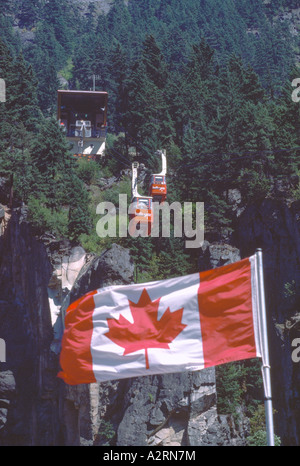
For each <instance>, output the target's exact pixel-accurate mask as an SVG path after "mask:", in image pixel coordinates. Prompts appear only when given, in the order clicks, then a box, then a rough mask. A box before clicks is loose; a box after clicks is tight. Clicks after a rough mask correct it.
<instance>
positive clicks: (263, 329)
mask: <svg viewBox="0 0 300 466" xmlns="http://www.w3.org/2000/svg"><path fill="white" fill-rule="evenodd" d="M255 257H256V265H257V267H256V269H257V281H258V300H259V317H260V319H259V320H260V334H261V346H262V348H261V353H262V377H263V384H264V394H265V414H266V429H267V444H268V446H274V445H275V443H274V423H273V406H272V391H271V373H270V369H271V368H270V362H269V347H268V334H267V316H266V302H265V287H264V270H263V257H262V250H261V249H257V250H256V254H255Z"/></svg>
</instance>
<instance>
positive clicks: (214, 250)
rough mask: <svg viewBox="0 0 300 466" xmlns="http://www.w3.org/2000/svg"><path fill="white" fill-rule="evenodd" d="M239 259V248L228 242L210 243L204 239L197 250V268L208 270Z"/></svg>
mask: <svg viewBox="0 0 300 466" xmlns="http://www.w3.org/2000/svg"><path fill="white" fill-rule="evenodd" d="M240 259H241V256H240V251H239V249H237V248H235V247H232V246H231V245H229V244H210V243H209V242H208V241H204V243H203V245H202V246H201V248H200V250H199V260H198V264H199V270H202V271H203V270H210V269H214V268H216V267H221V266H223V265H227V264H231V263H233V262H236V261H239V260H240Z"/></svg>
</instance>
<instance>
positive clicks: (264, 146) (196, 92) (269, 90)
mask: <svg viewBox="0 0 300 466" xmlns="http://www.w3.org/2000/svg"><path fill="white" fill-rule="evenodd" d="M297 6H298V4H297V1H296V0H272V1H270V2H264V1H262V0H251V1H249V0H129V2H128V6H126V4H125V3H124V2H123V0H115V2H114V3H113V5H112V7H111V9H110V11H109V12H108V14H106V15H105V14H103V13H101V12H99V11H98V10H97V7H96V4H95V3H90V4H89V6H88V7H87V9H85V10H84V8H83V7H81V6H80V3H79V2H78V3H77V2H73V1H71V0H51V1H47V0H26V1H25V0H0V11H1V12H2V13H1V15H0V30H1V41H0V77H1V78H3V79H5V81H6V85H7V101H6V102H5V103H0V118H1V127H0V174H1V175H4V176H9V177H10V183H11V186H12V187H13V188H14V202H15V203H21V202H25V203H26V204H28V206H29V211H30V218H31V220H32V222H33V224H34V225H35V227H36V229H37V231H38V232H43V231H52V232H54V233H56V234H57V235H61V236H63V235H68V236H69V237H70V238H71V239H74V240H79V239H80V241H81V243H82V244H83V246H84V247H85V248H86V249H87V250H90V251H94V252H98V253H99V252H101V250H102V249H103V248H105V247H108V246H109V245H110V244H111V241H112V240H111V239H110V238H99V237H98V236H97V234H96V229H95V226H96V223H97V220H98V217H97V216H96V213H95V208H96V205H97V202H100V201H104V200H110V201H113V202H115V201H116V199H117V196H118V194H119V192H122V193H128V195H130V180H129V179H128V178H126V176H125V177H123V178H122V179H121V180H120V182H119V183H116V184H115V185H114V186H112V187H111V188H110V189H107V190H103V191H101V193H100V194H99V192H98V194H97V195H94V196H93V199H92V200H91V199H90V194H89V191H88V190H87V186H88V187H90V185H92V184H96V185H98V187H99V186H101V181H99V179H100V178H101V177H103V176H112V175H115V176H118V175H119V173H120V171H121V170H122V169H124V168H130V167H131V162H132V160H133V159H135V157H137V158H139V160H140V161H141V162H143V163H144V164H145V165H146V166H147V168H148V169H149V170H154V171H155V172H157V171H160V160H159V159H158V158H157V157H156V156H155V151H156V150H157V149H158V148H163V149H166V151H167V155H168V167H169V172H168V201H169V202H170V203H171V202H173V201H175V200H176V201H179V202H184V201H193V202H197V201H202V202H205V232H206V239H209V240H210V239H212V240H220V239H221V240H224V239H225V240H229V239H230V235H231V233H232V232H233V231H234V227H235V218H236V217H235V214H234V212H233V210H232V207H231V206H230V205H229V203H228V195H229V191H230V190H232V189H235V188H236V189H238V190H239V191H240V192H241V194H242V200H243V205H245V204H246V203H247V202H250V201H253V200H254V199H257V198H263V197H264V196H266V195H270V194H271V193H272V187H273V185H274V180H276V179H277V178H280V177H285V178H289V177H291V176H292V175H295V174H296V175H298V174H299V155H300V112H299V108H300V107H299V105H295V103H294V102H292V99H291V92H292V88H291V80H292V79H293V78H295V77H299V70H298V69H297V68H296V67H295V64H296V58H295V57H296V56H297V54H298V55H299V52H300V48H299V47H300V41H299V34H298V35H295V34H291V32H290V26H291V25H290V24H289V22H288V21H286V20H285V19H284V18H283V16H282V13H283V12H284V11H287V10H289V9H291V8H296V7H297ZM15 24H18V26H19V29H18V30H19V32H20V34H19V33H18V32H17V31H16V30H15V28H13V25H15ZM298 32H299V31H298ZM92 75H96V76H97V80H96V90H105V91H107V92H108V93H109V109H108V121H109V128H108V139H107V150H106V158H105V161H104V162H103V163H101V164H97V163H96V162H95V163H94V162H93V163H92V164H89V165H87V164H86V163H82V162H80V163H79V164H78V163H75V162H74V159H73V158H72V157H71V156H70V154H69V153H68V146H67V143H66V140H65V138H64V135H63V134H62V133H61V131H60V129H59V128H58V126H57V124H56V122H55V117H54V115H55V110H56V90H57V88H59V87H61V84H59V80H58V78H59V76H62V77H64V78H66V79H67V80H68V83H69V87H70V88H72V89H82V90H88V89H90V88H91V87H92V82H93V81H92ZM299 189H300V188H299V186H295V185H294V186H293V189H291V192H290V195H291V196H293V195H296V196H299ZM116 241H119V242H120V244H122V245H124V246H126V247H129V248H130V249H131V251H132V255H133V258H134V260H135V263H136V280H137V281H145V280H152V279H155V280H157V279H161V278H166V277H172V276H176V275H182V274H186V273H191V272H194V271H195V270H197V254H195V251H194V250H187V249H185V247H184V241H183V240H181V239H179V238H173V237H171V238H136V239H133V238H130V237H129V238H120V239H116ZM254 366H255V365H254ZM219 371H220V376H219V380H222V381H223V383H222V386H221V387H219V409H220V412H226V413H228V412H230V413H233V414H234V415H236V413H237V406H239V405H241V404H246V405H247V410H248V414H249V415H250V414H251V415H252V414H253V413H254V412H255V409H256V408H257V403H258V400H260V399H261V394H260V393H259V392H258V390H257V387H256V386H254V381H253V380H252V378H253V374H256V367H253V366H252V365H251V363H249V365H248V364H246V365H244V364H242V363H241V364H238V365H232V366H231V365H229V366H228V367H224V368H220V370H219ZM256 375H257V374H256ZM256 380H257V379H256ZM259 441H260V440H259V439H258V440H257V439H253V442H254V443H255V442H259Z"/></svg>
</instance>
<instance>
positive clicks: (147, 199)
mask: <svg viewBox="0 0 300 466" xmlns="http://www.w3.org/2000/svg"><path fill="white" fill-rule="evenodd" d="M138 167H139V164H138V162H133V164H132V198H131V205H130V208H129V220H130V222H129V233H130V234H131V235H132V236H135V235H134V232H135V231H136V230H138V229H140V228H141V227H142V228H143V225H146V226H147V230H146V231H147V233H148V235H149V234H150V233H151V227H152V223H153V211H152V200H153V199H152V196H141V195H140V194H139V193H138V190H137V170H138Z"/></svg>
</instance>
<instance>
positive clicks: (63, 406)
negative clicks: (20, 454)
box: [0, 208, 244, 446]
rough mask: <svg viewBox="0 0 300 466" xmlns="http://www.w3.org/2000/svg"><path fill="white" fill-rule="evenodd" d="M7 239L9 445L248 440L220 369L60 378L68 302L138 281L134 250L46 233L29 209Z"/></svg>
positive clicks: (0, 329) (2, 417) (4, 389)
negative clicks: (99, 247)
mask: <svg viewBox="0 0 300 466" xmlns="http://www.w3.org/2000/svg"><path fill="white" fill-rule="evenodd" d="M0 246H1V257H2V259H1V267H0V286H1V290H2V292H1V313H0V335H1V338H3V339H4V340H5V342H6V345H7V360H6V362H2V363H0V364H1V366H0V370H1V372H0V374H1V376H0V445H109V444H115V445H122V446H126V445H149V446H150V445H235V444H243V442H244V438H243V437H244V433H243V429H242V428H241V429H240V427H241V426H239V428H235V426H234V423H233V420H232V419H231V417H230V416H219V415H218V413H217V408H216V383H215V371H214V369H213V368H212V369H208V370H204V371H200V372H196V373H191V374H169V375H166V376H149V377H143V378H135V379H126V380H121V381H114V382H111V383H110V382H106V383H101V384H90V385H81V386H75V387H70V386H67V385H65V384H64V383H63V382H62V381H61V380H60V379H58V378H57V377H56V374H57V372H58V370H59V350H60V338H61V335H62V331H63V315H64V311H65V309H66V307H67V306H68V304H69V303H70V302H72V301H74V300H75V299H77V297H78V296H80V295H82V294H83V293H85V292H87V291H89V290H92V289H95V288H99V287H102V286H106V285H112V284H124V283H131V282H133V270H134V267H133V263H132V261H131V259H130V255H129V253H128V251H127V250H125V249H124V248H122V247H120V246H118V245H113V246H112V248H111V249H110V250H108V251H105V252H104V253H103V254H102V255H101V256H100V257H94V256H88V255H86V254H85V253H84V251H83V250H81V248H78V247H75V248H74V247H72V245H70V244H69V242H68V241H56V240H55V238H52V237H51V236H49V235H45V237H44V238H42V239H41V238H40V239H37V238H35V236H34V234H33V232H32V231H31V227H30V225H29V224H28V222H27V220H26V209H25V208H19V209H15V210H14V211H13V212H12V216H11V219H10V221H9V225H8V227H7V229H6V231H5V234H4V235H3V236H2V237H1V239H0ZM239 429H240V431H239Z"/></svg>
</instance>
